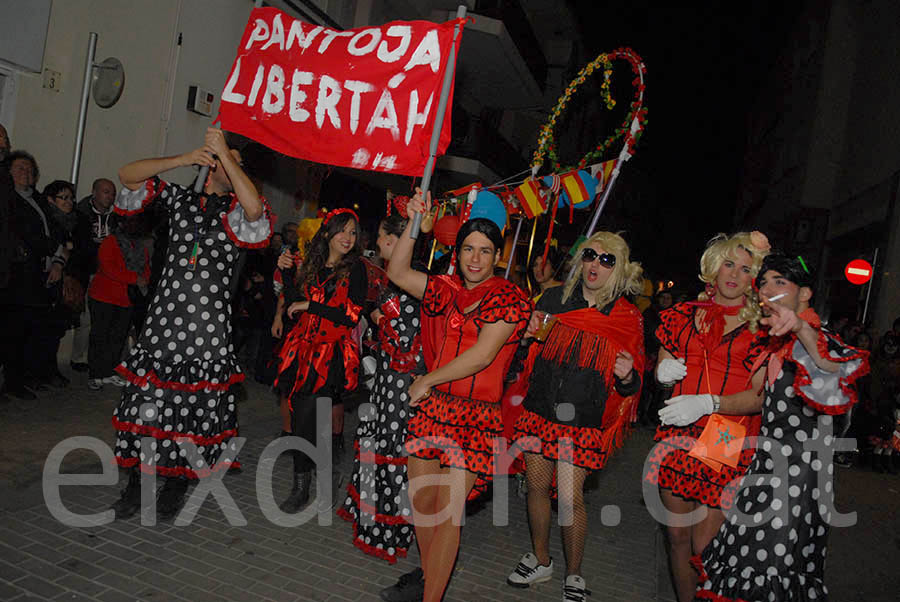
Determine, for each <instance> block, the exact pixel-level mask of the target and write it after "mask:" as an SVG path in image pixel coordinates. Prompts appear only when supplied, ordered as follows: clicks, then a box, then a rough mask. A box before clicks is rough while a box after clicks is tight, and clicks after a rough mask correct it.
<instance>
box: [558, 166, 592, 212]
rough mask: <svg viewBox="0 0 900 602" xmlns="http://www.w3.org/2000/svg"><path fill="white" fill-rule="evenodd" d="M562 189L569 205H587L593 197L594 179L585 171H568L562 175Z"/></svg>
mask: <svg viewBox="0 0 900 602" xmlns="http://www.w3.org/2000/svg"><path fill="white" fill-rule="evenodd" d="M561 178H562V190H563V194H564V195H565V196H566V199H567V200H568V203H569V205H570V206H572V207H575V208H576V209H581V208H584V207H587V206H588V205H590V204H591V201H592V200H593V199H594V190H595V188H596V180H594V178H592V177H591V175H590V174H589V173H588V172H586V171H577V170H576V171H570V172H568V173H564V174H563V175H562V176H561Z"/></svg>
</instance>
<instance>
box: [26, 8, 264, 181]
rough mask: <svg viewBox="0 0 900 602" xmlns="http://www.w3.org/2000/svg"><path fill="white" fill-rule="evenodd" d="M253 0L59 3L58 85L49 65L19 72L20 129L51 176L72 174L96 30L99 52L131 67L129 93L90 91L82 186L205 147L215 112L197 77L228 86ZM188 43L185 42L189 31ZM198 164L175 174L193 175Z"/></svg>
mask: <svg viewBox="0 0 900 602" xmlns="http://www.w3.org/2000/svg"><path fill="white" fill-rule="evenodd" d="M252 8H253V4H252V2H251V1H250V0H188V1H185V0H153V1H142V2H121V1H119V0H79V1H78V2H62V1H56V2H54V3H53V7H52V10H51V13H50V23H49V28H48V35H47V45H46V48H45V52H44V67H45V68H47V69H52V70H54V71H58V72H60V73H61V75H62V77H61V78H60V79H61V86H60V88H59V90H58V91H52V90H48V89H45V88H43V82H42V77H41V75H40V74H31V73H18V74H17V75H16V80H17V82H16V83H17V89H18V92H17V95H16V113H15V123H14V124H13V127H12V131H11V135H12V137H13V144H14V146H15V147H17V148H25V149H27V150H29V151H30V152H32V153H33V154H34V155H35V157H36V158H37V160H38V163H39V164H40V166H41V174H42V175H41V182H39V186H43V185H45V184H47V183H48V182H50V181H51V180H54V179H57V178H59V179H66V180H67V179H69V177H70V174H71V169H72V159H73V155H74V148H75V138H76V132H77V126H78V113H79V108H80V104H81V86H82V78H83V75H84V62H85V57H86V54H87V46H88V37H89V33H90V32H92V31H93V32H96V33H97V34H98V42H97V52H96V57H95V60H96V61H97V62H100V61H102V60H103V59H105V58H107V57H110V56H114V57H116V58H118V59H119V60H120V61H121V62H122V64H123V65H124V68H125V87H124V90H123V93H122V97H121V98H120V99H119V101H118V102H117V103H116V104H115V105H114V106H112V107H110V108H108V109H104V108H101V107H99V106H97V104H96V103H94V101H93V100H90V101H89V105H88V112H87V121H86V125H85V135H84V145H83V155H82V161H81V170H80V175H79V182H78V191H77V192H78V196H79V197H81V196H83V195H86V194H88V193H89V192H90V185H91V182H92V181H93V180H94V179H95V178H98V177H108V178H112V179H114V180H115V179H116V172H117V170H118V168H119V167H120V166H121V165H122V164H123V163H125V162H127V161H131V160H134V159H139V158H143V157H152V156H159V155H172V154H179V153H182V152H185V151H187V150H190V149H193V148H196V147H198V146H200V145H201V144H202V143H203V134H204V132H205V131H206V128H207V127H208V126H209V125H210V124H211V123H212V118H209V117H205V116H202V115H198V114H196V113H192V112H190V111H188V110H187V108H186V106H187V95H188V86H190V85H192V84H193V85H200V86H202V87H204V88H206V89H208V90H211V91H212V92H214V93H215V94H216V96H217V98H216V104H215V106H214V114H215V112H216V111H217V110H218V101H219V98H218V97H219V95H220V94H221V91H222V88H223V86H224V83H225V79H226V77H227V75H228V73H229V71H230V69H231V64H232V62H233V60H234V56H235V50H236V48H237V44H238V41H239V40H240V37H241V34H242V33H243V30H244V26H245V25H246V22H247V17H248V15H249V13H250V10H251V9H252ZM179 33H180V34H182V35H181V44H180V46H179V43H178V41H179V35H178V34H179ZM194 173H195V172H194V170H192V169H190V168H183V169H179V170H176V171H175V172H173V173H170V174H168V177H169V178H170V179H172V180H174V181H178V182H183V183H186V182H189V181H190V180H191V179H192V178H193V175H194Z"/></svg>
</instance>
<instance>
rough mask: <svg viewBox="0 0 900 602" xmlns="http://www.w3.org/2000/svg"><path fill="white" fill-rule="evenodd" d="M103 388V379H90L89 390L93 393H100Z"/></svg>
mask: <svg viewBox="0 0 900 602" xmlns="http://www.w3.org/2000/svg"><path fill="white" fill-rule="evenodd" d="M102 388H103V379H101V378H89V379H88V389H90V390H91V391H99V390H100V389H102Z"/></svg>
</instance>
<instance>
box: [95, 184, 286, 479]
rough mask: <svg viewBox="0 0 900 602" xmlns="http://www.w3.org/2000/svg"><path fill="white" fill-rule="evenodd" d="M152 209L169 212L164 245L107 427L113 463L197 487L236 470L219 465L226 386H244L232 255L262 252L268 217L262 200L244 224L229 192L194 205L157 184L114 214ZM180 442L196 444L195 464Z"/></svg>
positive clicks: (232, 419) (229, 424) (226, 433)
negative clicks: (235, 339) (235, 330)
mask: <svg viewBox="0 0 900 602" xmlns="http://www.w3.org/2000/svg"><path fill="white" fill-rule="evenodd" d="M153 201H156V202H158V203H162V204H163V205H164V206H165V207H166V209H167V210H168V214H169V228H170V238H169V246H168V250H167V254H166V263H165V266H164V267H163V269H162V276H161V279H160V281H159V284H158V285H157V287H156V292H155V294H154V296H153V299H152V300H151V302H150V306H149V308H148V310H147V317H146V319H145V322H144V326H143V332H142V333H141V335H140V338H139V339H138V342H137V344H136V345H135V346H134V347H133V348H132V350H131V352H130V354H129V356H128V358H127V359H125V360H124V361H123V362H122V363H121V364H120V365H119V366H118V367H117V368H116V371H117V372H118V373H119V374H120V375H121V376H122V377H123V378H124V379H125V380H127V381H128V384H127V385H126V386H125V387H124V388H123V389H122V397H121V400H120V402H119V405H118V407H117V408H116V410H115V412H114V414H113V419H112V422H113V426H114V427H115V429H116V431H117V433H116V452H115V453H116V461H117V462H118V464H119V465H120V466H122V467H133V466H136V465H138V464H140V468H141V470H142V471H144V472H155V473H156V474H159V475H162V476H166V477H187V478H191V479H195V478H199V477H203V476H206V475H208V474H209V473H210V471H215V470H220V469H223V468H224V469H227V468H228V467H229V466H230V465H232V464H233V465H237V462H234V463H229V462H219V461H218V460H219V457H220V455H221V454H222V453H223V452H224V451H225V450H226V449H229V450H230V453H229V456H230V457H231V458H234V451H235V450H234V444H233V443H232V442H231V438H232V437H234V436H236V435H237V428H238V424H237V407H236V403H235V395H234V392H233V390H232V387H233V386H234V385H235V384H237V383H239V382H241V381H242V380H243V379H244V374H243V372H242V371H241V368H240V366H238V363H237V359H236V358H235V355H234V350H233V347H232V343H231V336H232V330H231V328H232V327H231V299H232V295H233V290H232V287H233V284H234V280H235V279H236V277H237V274H235V269H236V266H237V263H238V258H239V254H240V249H255V248H263V247H265V246H267V245H268V239H269V237H270V236H271V233H272V217H271V214H270V212H269V208H268V205H267V204H266V203H265V202H263V204H264V215H263V217H261V218H260V219H258V220H256V221H253V222H250V221H248V220H247V216H246V214H245V213H244V209H243V207H241V205H240V204H239V203H238V200H237V197H235V195H234V194H228V195H215V194H212V195H208V196H207V195H201V196H199V197H198V195H196V194H195V193H194V192H193V191H191V190H190V189H188V188H186V187H183V186H179V185H177V184H169V183H166V182H164V181H162V180H160V179H159V178H156V177H153V178H150V179H149V180H147V182H146V185H145V186H144V187H142V188H140V189H138V190H136V191H130V190H128V189H127V188H123V189H122V191H121V192H120V193H119V196H118V198H117V199H116V204H115V211H116V213H118V214H120V215H133V214H136V213H139V212H140V211H142V210H143V209H144V208H146V207H147V206H148V205H149V204H150V203H151V202H153ZM145 437H151V438H152V441H151V442H150V446H149V453H145V450H142V449H141V439H142V438H145ZM182 443H191V444H193V445H194V446H196V451H197V452H198V454H199V455H198V457H197V459H196V461H195V463H193V464H192V463H191V462H190V461H189V454H188V453H187V450H186V449H185V446H183V445H181V444H182Z"/></svg>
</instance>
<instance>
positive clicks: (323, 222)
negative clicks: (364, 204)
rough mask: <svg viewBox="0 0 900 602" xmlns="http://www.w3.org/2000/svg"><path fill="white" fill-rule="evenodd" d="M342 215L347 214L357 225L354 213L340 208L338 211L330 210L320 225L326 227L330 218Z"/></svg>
mask: <svg viewBox="0 0 900 602" xmlns="http://www.w3.org/2000/svg"><path fill="white" fill-rule="evenodd" d="M342 213H349V214H350V215H352V216H353V219H355V220H356V223H357V224H358V223H359V216H358V215H356V212H355V211H353V209H349V208H347V207H340V208H338V209H332V210H331V211H329V212H328V214H327V215H326V216H325V219H324V220H322V225H323V226H327V225H328V220H330V219H331V218H333V217H334V216H335V215H340V214H342Z"/></svg>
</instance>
